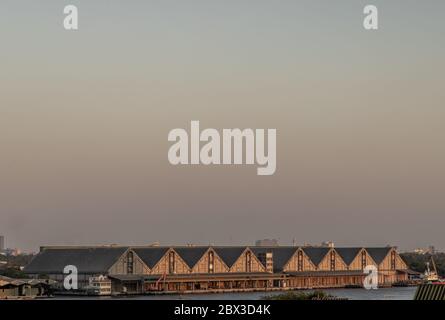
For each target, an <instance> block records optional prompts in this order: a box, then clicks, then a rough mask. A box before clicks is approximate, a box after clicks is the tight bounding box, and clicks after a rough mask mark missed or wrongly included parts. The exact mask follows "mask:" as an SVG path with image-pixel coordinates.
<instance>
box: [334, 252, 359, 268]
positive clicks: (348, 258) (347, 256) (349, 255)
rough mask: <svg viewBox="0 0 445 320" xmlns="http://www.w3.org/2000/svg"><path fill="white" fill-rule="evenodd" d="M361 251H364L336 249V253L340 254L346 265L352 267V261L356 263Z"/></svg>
mask: <svg viewBox="0 0 445 320" xmlns="http://www.w3.org/2000/svg"><path fill="white" fill-rule="evenodd" d="M360 250H362V248H335V251H337V252H338V254H339V255H340V257H341V258H342V259H343V261H344V262H345V263H346V265H350V264H351V263H352V261H354V259H355V257H357V255H358V253H359V252H360Z"/></svg>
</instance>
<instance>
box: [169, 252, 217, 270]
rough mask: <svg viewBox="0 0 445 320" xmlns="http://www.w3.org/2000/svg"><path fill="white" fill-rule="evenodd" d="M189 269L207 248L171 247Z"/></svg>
mask: <svg viewBox="0 0 445 320" xmlns="http://www.w3.org/2000/svg"><path fill="white" fill-rule="evenodd" d="M173 249H174V250H175V251H176V252H177V253H178V254H179V255H180V256H181V258H182V260H184V261H185V263H187V265H188V266H189V267H190V268H193V267H194V266H195V264H196V263H197V262H198V261H199V260H200V259H201V258H202V256H203V255H204V253H205V252H206V251H207V250H208V249H209V247H173Z"/></svg>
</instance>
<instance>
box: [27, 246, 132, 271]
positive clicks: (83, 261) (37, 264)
mask: <svg viewBox="0 0 445 320" xmlns="http://www.w3.org/2000/svg"><path fill="white" fill-rule="evenodd" d="M127 249H128V247H90V248H86V247H78V248H64V247H60V248H44V249H43V250H42V251H41V252H40V253H39V254H38V255H37V256H35V257H34V259H32V261H31V262H30V263H29V264H28V265H27V266H26V267H25V269H24V271H25V272H26V273H28V274H39V273H42V274H43V273H63V269H64V268H65V267H66V266H68V265H74V266H76V267H77V271H78V272H79V273H93V274H98V273H106V272H108V270H109V269H110V268H111V267H112V266H113V264H114V263H115V262H116V261H117V260H118V259H119V258H120V257H121V256H122V255H123V254H124V253H125V251H127Z"/></svg>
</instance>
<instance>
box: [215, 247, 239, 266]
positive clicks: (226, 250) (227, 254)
mask: <svg viewBox="0 0 445 320" xmlns="http://www.w3.org/2000/svg"><path fill="white" fill-rule="evenodd" d="M246 249H247V247H213V250H215V252H216V254H217V255H218V256H219V257H220V258H221V260H222V261H224V263H225V264H226V265H227V266H228V267H229V268H230V267H231V266H232V265H233V264H234V263H235V262H236V260H238V258H239V257H240V256H241V254H242V253H243V252H244V251H245V250H246Z"/></svg>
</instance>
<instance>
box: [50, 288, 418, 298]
mask: <svg viewBox="0 0 445 320" xmlns="http://www.w3.org/2000/svg"><path fill="white" fill-rule="evenodd" d="M323 291H324V292H326V293H329V294H332V295H334V296H337V297H339V298H347V299H350V300H413V298H414V294H415V292H416V287H397V288H381V289H376V290H366V289H324V290H323ZM279 293H280V292H243V293H207V294H186V295H147V296H132V297H125V298H111V297H61V296H58V297H55V298H53V299H57V300H60V299H62V300H63V299H119V300H121V299H131V300H258V299H261V298H262V297H264V296H266V295H273V294H279Z"/></svg>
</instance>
